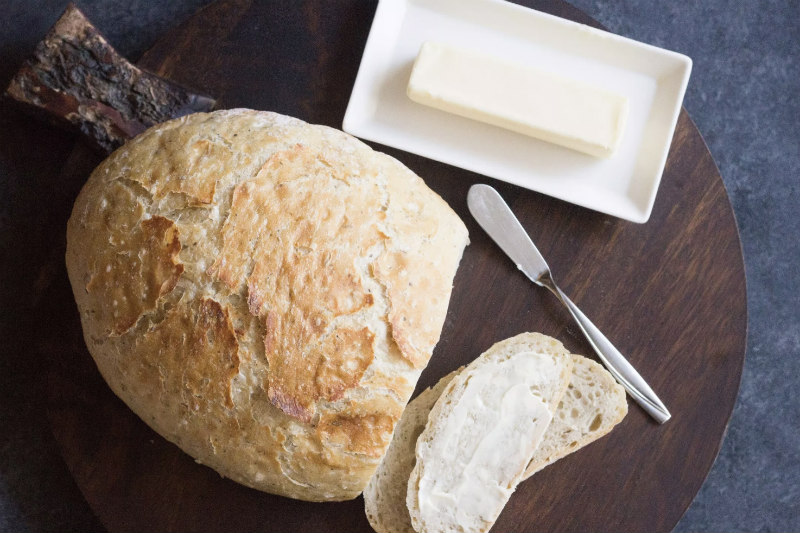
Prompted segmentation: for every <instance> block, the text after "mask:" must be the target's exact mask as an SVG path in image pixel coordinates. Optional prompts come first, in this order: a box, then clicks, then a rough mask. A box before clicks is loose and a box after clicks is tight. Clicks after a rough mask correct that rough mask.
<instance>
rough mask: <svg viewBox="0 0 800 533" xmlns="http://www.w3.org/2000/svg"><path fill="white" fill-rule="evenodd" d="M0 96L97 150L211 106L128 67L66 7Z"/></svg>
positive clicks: (108, 149) (202, 97)
mask: <svg viewBox="0 0 800 533" xmlns="http://www.w3.org/2000/svg"><path fill="white" fill-rule="evenodd" d="M6 96H8V97H10V98H11V99H12V100H14V101H16V102H18V103H20V104H21V105H22V106H23V107H24V108H25V109H26V110H28V111H31V112H33V113H34V114H36V115H37V116H40V117H42V118H45V119H47V120H49V121H51V122H54V123H55V124H57V125H60V126H64V127H67V128H68V129H70V130H73V131H77V132H79V133H80V134H82V135H83V136H84V137H85V138H86V139H87V140H88V141H89V142H90V144H91V145H92V146H94V147H95V148H96V149H98V150H100V151H102V152H111V151H112V150H114V149H115V148H117V147H118V146H120V145H121V144H122V143H124V142H125V141H126V140H127V139H130V138H132V137H134V136H136V135H137V134H139V133H141V132H142V131H144V130H145V129H147V128H148V127H150V126H152V125H154V124H157V123H159V122H163V121H165V120H168V119H171V118H175V117H180V116H183V115H187V114H189V113H194V112H197V111H208V110H211V109H212V108H213V107H214V104H215V100H214V99H213V98H211V97H209V96H205V95H202V94H197V93H193V92H191V91H189V90H188V89H187V88H185V87H182V86H180V85H178V84H175V83H173V82H171V81H169V80H166V79H164V78H161V77H159V76H156V75H155V74H152V73H150V72H146V71H144V70H142V69H140V68H138V67H136V66H135V65H133V64H132V63H130V62H129V61H128V60H126V59H125V58H124V57H122V56H121V55H120V54H119V53H118V52H117V51H116V50H114V48H113V47H112V46H111V45H110V44H109V43H108V41H107V40H106V39H105V37H103V35H102V34H101V33H100V32H99V31H98V30H97V28H95V27H94V26H93V25H92V23H91V22H89V20H88V19H87V18H86V16H85V15H84V14H83V13H82V12H81V11H80V9H78V8H77V7H76V6H75V5H74V4H72V3H70V4H69V5H68V6H67V8H66V10H65V11H64V14H63V15H61V17H60V18H59V19H58V21H57V22H56V23H55V24H54V25H53V27H52V28H51V29H50V31H49V32H48V33H47V35H46V36H45V38H44V39H43V40H42V41H40V42H39V44H37V45H36V48H35V50H34V53H33V57H31V58H30V59H28V60H27V61H26V62H25V63H24V64H23V65H22V67H21V68H20V69H19V71H18V72H17V74H16V75H15V76H14V78H13V79H12V80H11V83H10V84H9V86H8V88H7V89H6Z"/></svg>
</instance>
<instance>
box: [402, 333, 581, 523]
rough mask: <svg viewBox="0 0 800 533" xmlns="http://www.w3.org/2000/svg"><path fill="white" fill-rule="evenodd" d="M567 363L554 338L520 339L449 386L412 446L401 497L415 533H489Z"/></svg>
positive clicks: (561, 385) (545, 419) (499, 347)
mask: <svg viewBox="0 0 800 533" xmlns="http://www.w3.org/2000/svg"><path fill="white" fill-rule="evenodd" d="M572 364H573V363H572V358H571V357H570V354H569V352H568V351H567V350H566V349H565V348H564V346H563V345H562V344H561V343H560V342H559V341H557V340H556V339H553V338H551V337H547V336H545V335H541V334H538V333H523V334H521V335H517V336H516V337H512V338H510V339H507V340H505V341H502V342H499V343H497V344H495V345H494V346H492V347H491V348H490V349H489V350H487V351H486V352H484V353H483V354H482V355H481V356H480V357H479V358H478V359H476V360H475V361H473V362H472V363H471V364H470V365H469V366H467V367H466V368H465V369H464V370H462V371H461V372H459V373H458V374H457V375H456V376H455V377H454V378H453V379H452V381H450V383H449V384H448V385H447V386H446V387H445V389H444V391H443V392H442V395H441V396H440V398H439V400H437V401H436V403H435V404H434V406H433V408H432V409H431V413H430V415H429V416H428V422H427V424H426V426H425V429H424V430H423V431H422V433H421V434H420V436H419V438H418V439H417V444H416V450H415V455H416V462H415V465H414V468H413V469H412V471H411V475H410V476H409V480H408V493H407V498H406V504H407V505H408V511H409V515H410V517H411V524H412V527H413V528H414V530H416V531H419V532H427V533H434V532H449V531H477V532H484V531H488V530H489V528H491V526H492V524H494V521H495V520H496V519H497V517H498V516H499V515H500V512H501V511H502V510H503V507H504V506H505V504H506V502H507V501H508V498H510V497H511V494H512V493H513V492H514V489H515V488H516V486H517V484H518V483H519V482H520V480H521V479H522V475H523V474H524V472H525V470H526V467H527V466H528V464H529V462H530V458H531V457H532V456H533V453H534V451H535V449H536V447H537V446H538V445H539V442H541V440H542V438H543V436H544V432H545V431H546V429H547V426H548V425H549V424H550V421H551V419H552V417H553V413H554V412H555V408H556V406H557V405H558V402H559V401H560V399H561V396H562V395H563V394H564V391H565V390H566V388H567V385H568V383H569V380H570V376H571V374H572Z"/></svg>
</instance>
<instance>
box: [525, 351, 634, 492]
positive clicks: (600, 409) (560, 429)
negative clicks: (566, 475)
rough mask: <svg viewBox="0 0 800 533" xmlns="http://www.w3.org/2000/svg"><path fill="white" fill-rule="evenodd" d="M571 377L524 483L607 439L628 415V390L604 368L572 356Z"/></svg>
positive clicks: (580, 357) (578, 356)
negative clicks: (568, 456)
mask: <svg viewBox="0 0 800 533" xmlns="http://www.w3.org/2000/svg"><path fill="white" fill-rule="evenodd" d="M572 360H573V363H574V364H573V366H572V377H571V378H570V382H569V386H568V387H567V391H566V392H565V393H564V395H563V396H562V397H561V401H560V402H559V404H558V408H557V409H556V416H554V417H553V421H552V422H551V423H550V427H549V428H548V429H547V432H546V433H545V434H544V439H542V442H541V444H539V447H538V448H536V452H535V453H534V454H533V458H532V459H531V462H530V464H529V465H528V468H526V469H525V475H524V476H523V479H528V478H529V477H531V476H532V475H533V474H535V473H536V472H538V471H539V470H541V469H542V468H544V467H545V466H547V465H550V464H553V463H554V462H556V461H558V460H559V459H561V458H562V457H564V456H566V455H569V454H571V453H572V452H574V451H576V450H579V449H580V448H583V447H584V446H586V445H587V444H589V443H590V442H594V441H596V440H597V439H599V438H600V437H602V436H604V435H606V434H607V433H608V432H609V431H611V430H612V429H613V428H614V426H616V425H617V424H619V423H620V422H621V421H622V419H623V418H625V415H626V414H627V413H628V402H627V399H626V396H625V389H624V388H623V387H622V385H620V384H619V383H617V382H616V380H615V379H614V376H612V375H611V374H610V373H609V372H608V370H606V369H605V368H603V366H602V365H600V364H599V363H596V362H594V361H592V360H591V359H587V358H586V357H583V356H581V355H574V354H573V356H572Z"/></svg>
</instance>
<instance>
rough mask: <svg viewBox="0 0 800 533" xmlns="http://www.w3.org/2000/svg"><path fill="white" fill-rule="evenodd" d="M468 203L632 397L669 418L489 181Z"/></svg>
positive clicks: (659, 417)
mask: <svg viewBox="0 0 800 533" xmlns="http://www.w3.org/2000/svg"><path fill="white" fill-rule="evenodd" d="M467 205H468V206H469V211H470V213H472V216H473V217H475V220H477V221H478V224H480V225H481V227H482V228H483V229H484V230H485V231H486V233H488V234H489V236H490V237H491V238H492V239H493V240H494V242H496V243H497V244H498V246H500V248H501V249H502V250H503V251H504V252H505V253H506V255H508V256H509V257H510V258H511V259H512V260H513V261H514V263H516V265H517V268H519V269H520V270H521V271H522V272H523V273H524V274H525V275H526V276H527V277H528V279H530V280H531V281H532V282H534V283H535V284H537V285H539V286H541V287H545V288H547V289H549V290H550V292H552V293H553V294H555V295H556V297H557V298H558V299H559V300H561V302H562V303H563V304H564V305H565V306H566V307H567V309H568V310H569V312H570V314H571V315H572V318H574V319H575V322H577V323H578V326H579V327H580V329H581V331H583V333H584V335H586V338H587V339H588V340H589V344H591V345H592V348H594V350H595V352H597V355H598V357H599V358H600V360H601V361H602V362H603V364H605V366H606V368H608V371H609V372H610V373H611V374H612V375H613V376H614V378H616V380H617V381H619V383H620V384H621V385H622V386H623V387H625V390H627V391H628V393H629V394H630V395H631V397H632V398H633V399H634V400H635V401H636V402H637V403H638V404H639V405H641V406H642V408H643V409H644V410H645V411H647V413H648V414H649V415H650V416H652V417H653V418H654V419H655V420H656V421H658V422H659V423H661V424H663V423H664V422H666V421H667V420H669V418H670V416H671V415H670V413H669V411H668V410H667V408H666V407H665V406H664V404H663V403H662V402H661V400H659V398H658V396H656V393H655V392H653V390H652V389H651V388H650V386H649V385H647V383H646V382H645V380H644V379H643V378H642V376H640V375H639V373H638V372H637V371H636V369H635V368H633V366H631V364H630V363H629V362H628V361H627V359H625V357H624V356H623V355H622V354H621V353H620V352H619V350H617V349H616V348H615V347H614V345H613V344H611V342H610V341H609V340H608V339H607V338H606V337H605V336H604V335H603V334H602V333H601V332H600V330H599V329H597V327H596V326H595V325H594V324H592V322H591V321H590V320H589V319H588V318H586V315H584V314H583V313H582V312H581V310H580V309H578V306H576V305H575V304H574V303H572V300H570V299H569V298H568V297H567V295H566V294H564V292H563V291H562V290H561V289H559V288H558V286H557V285H556V283H555V281H553V275H552V274H551V273H550V268H549V267H548V266H547V263H546V262H545V260H544V257H542V254H540V253H539V250H538V249H537V248H536V245H534V244H533V241H531V238H530V237H529V236H528V234H527V233H526V232H525V229H524V228H523V227H522V224H520V223H519V220H517V217H516V216H514V213H513V212H512V211H511V208H509V207H508V204H506V202H505V201H504V200H503V198H502V197H501V196H500V194H499V193H498V192H497V191H496V190H494V189H493V188H492V187H490V186H488V185H483V184H477V185H473V186H472V187H470V189H469V194H468V195H467Z"/></svg>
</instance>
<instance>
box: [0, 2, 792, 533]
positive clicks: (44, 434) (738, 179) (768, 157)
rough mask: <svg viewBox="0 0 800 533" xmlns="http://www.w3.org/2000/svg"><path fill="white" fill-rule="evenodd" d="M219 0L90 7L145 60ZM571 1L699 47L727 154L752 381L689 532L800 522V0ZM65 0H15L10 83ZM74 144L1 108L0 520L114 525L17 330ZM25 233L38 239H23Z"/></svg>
mask: <svg viewBox="0 0 800 533" xmlns="http://www.w3.org/2000/svg"><path fill="white" fill-rule="evenodd" d="M207 1H208V0H176V1H173V2H154V1H148V0H128V1H118V0H86V1H81V2H79V5H80V6H81V7H82V8H83V9H84V10H85V11H86V12H87V13H88V14H89V16H90V18H91V19H92V20H93V21H94V22H95V23H96V25H97V26H98V27H99V28H100V29H101V30H102V31H103V32H104V33H105V34H106V35H107V36H108V37H109V39H110V41H111V42H112V43H113V44H114V45H115V46H116V47H117V48H118V49H119V50H120V51H121V52H122V53H123V54H124V55H125V56H127V57H131V58H136V57H138V56H139V55H140V54H141V53H142V52H143V51H144V50H146V49H147V48H148V47H149V46H150V45H151V44H152V43H153V41H154V40H155V39H156V38H157V36H158V35H160V34H161V33H163V32H164V31H165V30H166V29H168V28H169V27H171V26H174V25H175V24H176V23H178V22H179V21H181V20H183V19H185V18H186V17H187V16H188V15H189V14H191V13H192V12H193V11H194V10H195V9H196V8H197V7H198V6H200V5H202V4H205V3H207ZM573 3H574V4H576V5H577V6H578V7H580V8H581V9H583V10H584V11H586V12H587V13H589V14H590V15H592V16H593V17H595V18H596V19H598V20H599V21H600V22H601V23H603V24H604V25H605V26H606V27H608V28H609V29H610V30H611V31H613V32H615V33H619V34H621V35H625V36H628V37H632V38H635V39H638V40H641V41H644V42H648V43H651V44H654V45H657V46H663V47H666V48H670V49H673V50H676V51H679V52H682V53H685V54H687V55H689V56H691V57H692V58H693V60H694V69H693V72H692V78H691V81H690V83H689V88H688V91H687V95H686V100H685V105H686V108H687V109H688V111H689V114H690V115H691V117H692V118H693V120H694V121H695V123H696V124H697V126H698V128H699V129H700V131H701V132H702V134H703V136H704V137H705V139H706V142H707V143H708V145H709V147H710V149H711V152H712V154H713V155H714V157H715V159H716V161H717V164H718V165H719V168H720V171H721V173H722V176H723V179H724V182H725V185H726V187H727V190H728V194H729V196H730V198H731V202H732V204H733V208H734V211H735V213H736V217H737V221H738V223H739V228H740V232H741V237H742V245H743V249H744V256H745V264H746V269H747V279H748V287H747V293H748V306H749V338H748V343H747V358H746V363H745V369H744V374H743V378H742V385H741V391H740V395H739V399H738V401H737V404H736V408H735V410H734V413H733V418H732V420H731V423H730V427H729V431H728V434H727V437H726V439H725V441H724V443H723V446H722V450H721V452H720V455H719V458H718V459H717V462H716V464H715V465H714V468H713V469H712V471H711V474H710V475H709V477H708V480H707V481H706V483H705V484H704V486H703V488H702V489H701V491H700V493H699V494H698V495H697V498H696V500H695V501H694V503H693V504H692V506H691V507H690V508H689V511H688V512H687V513H686V515H685V517H684V518H683V519H682V520H681V522H680V523H679V524H678V526H677V528H676V531H680V532H683V531H800V503H798V502H800V482H798V480H800V457H798V456H799V455H800V453H799V452H798V450H800V445H799V444H798V438H797V436H796V435H797V432H798V430H797V426H798V422H799V421H800V407H799V406H798V405H799V404H798V401H797V399H796V396H797V394H796V390H795V386H796V385H795V383H796V381H797V378H796V376H797V375H798V374H800V357H799V356H800V320H799V319H798V315H799V314H800V312H799V311H800V310H799V309H798V307H799V306H798V300H799V299H798V296H797V294H798V293H800V274H798V270H799V269H798V267H799V266H800V245H798V241H800V238H798V237H799V236H800V217H798V211H800V195H798V182H799V181H800V3H799V2H797V0H784V1H761V2H745V1H739V2H730V1H722V0H708V1H706V2H680V1H679V2H660V1H656V0H618V1H615V2H610V1H599V0H573ZM65 4H66V2H65V1H64V0H6V1H5V2H3V20H2V22H1V23H0V85H2V86H3V87H4V86H5V85H6V83H7V82H8V80H9V79H10V77H11V75H12V74H13V72H14V71H15V70H16V68H17V67H18V66H19V64H20V62H21V61H22V60H23V59H24V58H25V56H27V55H28V54H29V53H30V51H31V50H32V48H33V45H34V44H35V43H36V42H37V41H38V40H39V38H40V37H41V36H42V35H43V34H44V33H45V31H46V30H47V29H48V27H49V26H50V25H51V24H52V22H53V21H54V20H55V19H56V18H57V17H58V15H59V13H60V12H61V10H62V9H63V8H64V6H65ZM41 139H47V144H46V146H42V145H41V142H42V141H41ZM71 147H72V141H71V138H70V137H69V136H68V135H66V134H61V133H56V132H53V131H52V130H51V129H50V128H48V127H47V126H44V125H41V124H38V123H34V122H31V121H28V120H27V119H25V118H23V117H21V116H20V115H18V114H16V113H15V112H13V111H10V110H8V109H7V107H5V106H4V107H2V108H0V318H1V320H0V339H2V341H0V346H1V348H0V531H15V532H17V531H18V532H25V531H102V527H101V525H100V524H99V523H98V522H97V520H96V519H95V518H94V516H93V515H92V513H91V511H90V510H89V509H88V507H87V506H86V504H85V502H84V501H83V499H82V497H81V495H80V492H79V491H78V489H77V487H76V486H75V484H74V482H73V481H72V479H71V477H70V475H69V473H68V471H67V469H66V467H65V466H64V464H63V462H62V460H61V459H60V457H59V455H58V452H57V449H56V446H55V444H54V443H53V439H52V437H51V435H50V431H49V428H48V424H47V420H46V416H45V413H44V406H43V402H42V400H41V397H42V393H41V391H42V386H43V384H42V383H41V370H40V368H39V365H37V363H38V361H37V360H36V357H35V356H34V355H32V354H31V352H30V350H29V348H28V344H27V343H28V340H27V339H22V338H19V336H18V335H16V334H15V333H16V332H17V331H20V330H21V329H22V328H23V327H24V326H25V325H26V324H31V323H33V322H31V321H35V320H36V317H34V316H30V315H31V313H30V312H29V311H28V310H29V309H30V302H29V294H28V292H29V291H27V290H23V289H20V288H19V287H29V286H33V284H34V283H35V282H36V280H35V279H34V278H33V276H34V274H35V272H33V271H31V270H30V269H29V268H26V267H25V265H32V264H37V263H39V262H41V260H42V258H43V255H44V254H45V253H47V252H46V250H41V249H40V248H38V247H37V246H36V245H35V243H36V242H37V238H40V237H41V236H40V235H38V234H37V229H36V228H37V220H38V219H39V217H40V216H41V215H40V213H39V212H38V211H37V194H39V191H42V190H46V187H45V185H46V184H48V183H50V181H49V180H52V178H53V176H55V175H57V173H58V170H59V168H60V166H61V165H62V164H63V162H64V160H65V159H66V157H67V155H68V154H69V152H70V150H71ZM20 232H24V234H25V236H26V242H29V243H30V244H29V245H20V240H19V239H18V238H15V236H17V235H19V234H20ZM11 280H16V281H14V282H13V283H11ZM720 312H724V310H720ZM709 393H710V394H713V391H709Z"/></svg>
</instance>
